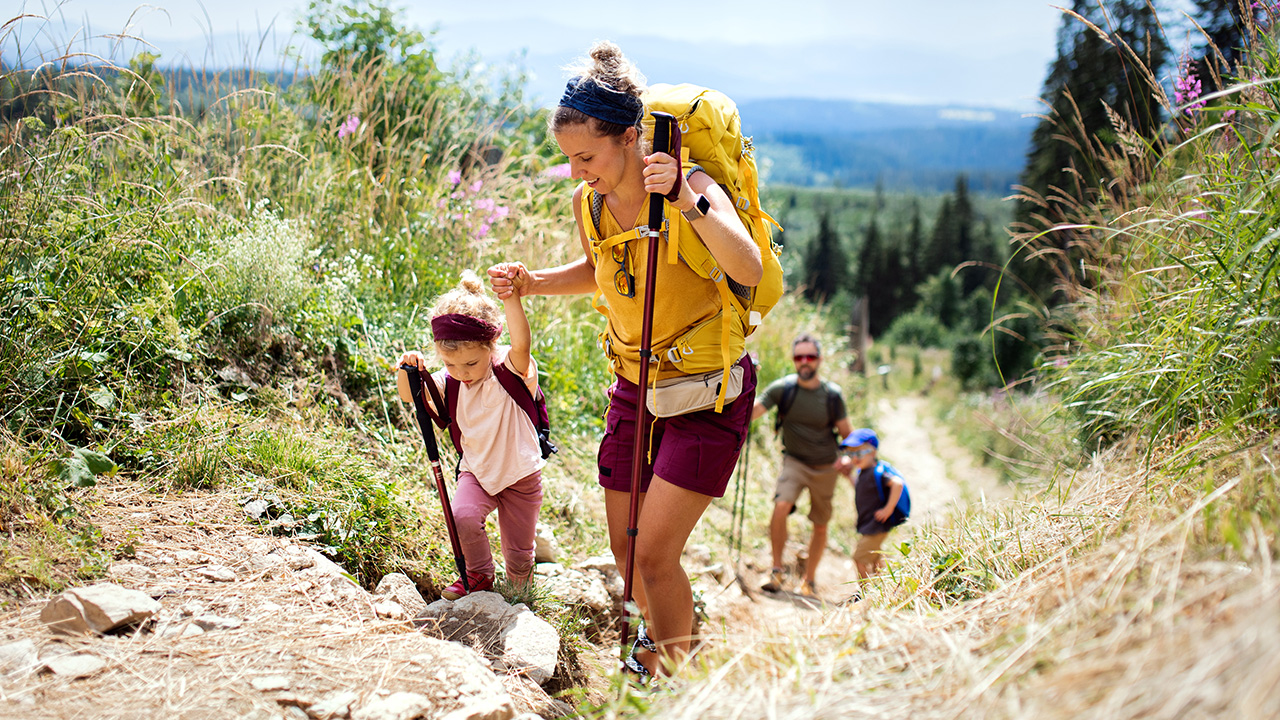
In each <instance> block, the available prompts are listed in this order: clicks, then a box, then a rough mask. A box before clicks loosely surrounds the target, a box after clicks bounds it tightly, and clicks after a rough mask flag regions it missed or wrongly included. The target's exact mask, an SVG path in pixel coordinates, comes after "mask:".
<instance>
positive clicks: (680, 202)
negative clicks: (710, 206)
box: [644, 152, 696, 212]
mask: <svg viewBox="0 0 1280 720" xmlns="http://www.w3.org/2000/svg"><path fill="white" fill-rule="evenodd" d="M680 173H681V167H680V162H679V161H678V160H676V159H675V158H673V157H671V156H670V155H668V154H666V153H662V152H659V153H654V154H652V155H646V156H645V158H644V191H645V192H647V193H658V194H660V195H666V194H667V193H669V192H671V188H673V187H675V184H676V180H677V179H679V177H680ZM694 195H696V193H694V192H693V191H692V190H690V189H689V183H681V185H680V197H679V198H677V199H676V200H675V202H672V203H671V204H672V205H674V206H675V207H676V209H677V210H680V211H682V212H683V211H685V210H688V209H690V208H692V207H693V203H694V197H693V196H694Z"/></svg>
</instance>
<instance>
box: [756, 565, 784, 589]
mask: <svg viewBox="0 0 1280 720" xmlns="http://www.w3.org/2000/svg"><path fill="white" fill-rule="evenodd" d="M760 589H761V590H763V591H765V592H782V568H774V569H773V570H772V571H770V573H769V582H767V583H765V584H763V585H761V586H760Z"/></svg>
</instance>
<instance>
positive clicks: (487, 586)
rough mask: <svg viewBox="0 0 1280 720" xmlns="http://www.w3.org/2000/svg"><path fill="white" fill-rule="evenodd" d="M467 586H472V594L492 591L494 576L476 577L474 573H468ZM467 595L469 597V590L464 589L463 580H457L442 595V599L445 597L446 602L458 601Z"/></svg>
mask: <svg viewBox="0 0 1280 720" xmlns="http://www.w3.org/2000/svg"><path fill="white" fill-rule="evenodd" d="M467 584H469V585H470V586H471V592H481V591H483V590H492V589H493V576H492V575H487V576H486V575H475V574H473V573H467ZM466 595H467V590H466V589H464V588H463V587H462V578H458V579H457V580H455V581H454V583H453V584H452V585H450V586H449V587H447V588H445V589H444V590H443V591H442V592H441V593H440V597H443V598H444V599H445V600H457V599H458V598H461V597H465V596H466Z"/></svg>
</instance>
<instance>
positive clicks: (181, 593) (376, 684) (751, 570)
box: [0, 398, 999, 720]
mask: <svg viewBox="0 0 1280 720" xmlns="http://www.w3.org/2000/svg"><path fill="white" fill-rule="evenodd" d="M881 415H882V418H881V419H882V430H881V432H882V434H883V436H884V439H885V440H884V445H883V448H882V449H883V452H884V454H885V455H887V456H889V457H891V458H893V459H894V461H895V464H896V465H897V466H898V467H899V468H900V469H901V470H902V471H903V472H904V474H906V475H907V477H908V479H909V482H910V484H911V487H912V490H913V498H914V502H915V508H916V510H915V512H914V513H913V516H914V517H915V519H916V520H917V521H920V520H923V519H927V518H929V517H932V516H934V515H935V514H936V513H939V512H941V511H942V510H943V509H944V508H945V507H946V506H947V505H948V504H949V503H951V502H959V501H962V500H963V498H964V497H970V498H972V497H973V496H974V494H975V492H978V491H980V493H979V494H982V493H990V492H996V491H998V490H999V486H998V485H997V484H996V482H995V480H994V479H993V478H990V477H987V476H985V475H983V474H982V473H981V471H980V470H975V469H974V468H973V467H972V465H971V464H965V462H967V461H966V460H965V459H964V458H963V453H961V452H959V451H958V450H957V449H956V448H954V446H952V445H950V443H949V440H947V437H946V434H945V433H941V432H938V431H937V428H931V427H930V426H929V424H928V421H927V420H926V419H923V418H922V412H921V403H920V401H919V400H918V399H913V398H904V399H901V400H898V401H896V402H894V403H892V404H886V405H885V406H884V407H882V408H881ZM946 453H950V454H951V455H952V459H951V460H949V461H948V460H944V459H943V455H944V454H946ZM956 458H960V460H961V461H962V462H959V463H958V462H957V460H956ZM954 473H960V474H963V475H964V477H965V480H964V481H963V482H957V481H956V480H954V479H953V474H954ZM97 493H98V496H99V498H100V500H101V503H100V505H98V506H97V507H96V509H95V511H94V512H95V515H94V517H93V520H94V522H95V524H97V525H98V526H99V527H101V528H102V529H103V531H104V535H105V537H104V541H105V542H108V543H111V544H112V545H113V546H121V545H128V546H131V547H132V548H133V549H134V553H133V557H132V558H130V559H128V560H127V561H122V562H117V563H115V564H113V565H112V566H111V568H110V571H109V576H108V578H107V579H106V580H105V581H104V584H103V585H101V586H100V587H96V588H94V589H93V590H90V591H84V592H80V593H79V594H76V593H72V594H70V595H67V596H64V597H60V598H54V602H52V603H51V601H50V599H48V598H42V599H39V600H36V601H32V602H30V603H28V604H26V605H24V606H22V607H19V608H17V609H12V610H10V611H8V612H6V613H4V614H0V717H5V718H14V719H15V720H18V719H24V718H72V717H75V718H166V719H168V718H215V717H237V718H262V719H263V720H266V719H268V718H272V719H274V718H297V719H298V720H302V719H303V718H321V719H325V718H352V719H353V720H393V719H395V720H408V719H410V718H418V717H423V718H431V719H433V720H434V719H435V718H447V720H467V719H474V720H507V719H509V718H525V719H526V720H530V719H532V718H534V717H547V718H551V717H561V716H565V715H566V714H572V708H571V706H570V705H569V704H567V703H566V702H564V701H562V700H558V699H555V698H553V697H552V696H551V695H552V694H553V693H555V692H556V691H557V690H559V689H563V688H565V687H567V686H571V685H575V684H578V685H581V684H586V685H587V687H586V695H587V696H588V697H590V696H591V694H592V693H597V694H598V693H601V692H607V691H608V687H609V680H608V677H609V676H610V675H612V674H613V673H614V670H613V668H614V666H615V665H616V659H615V658H614V653H615V652H616V646H611V645H607V644H606V645H604V646H599V647H588V648H586V649H585V650H583V651H580V652H579V653H577V656H576V657H575V658H574V659H573V661H572V663H569V664H570V665H572V667H568V666H567V665H566V662H565V660H566V657H565V656H564V654H563V653H562V652H560V651H559V645H560V643H559V638H558V636H557V635H556V634H555V631H554V629H552V628H551V626H550V625H548V624H547V623H546V622H544V621H542V620H541V619H539V618H538V617H537V616H535V615H534V614H533V613H531V612H529V611H528V610H527V609H526V608H524V607H523V606H515V607H512V606H511V605H509V604H507V603H506V601H505V600H504V599H503V598H502V597H501V596H500V595H497V594H494V593H477V594H474V595H472V596H469V597H468V598H465V599H464V600H462V601H458V602H456V603H450V602H448V601H437V602H435V603H433V604H431V605H430V606H428V605H427V602H426V601H425V600H424V599H423V597H422V595H421V594H420V592H419V588H417V587H416V586H415V585H414V583H413V581H411V580H410V579H408V578H407V577H405V576H403V575H398V574H397V575H389V576H387V577H386V578H384V579H383V581H382V583H380V584H379V586H378V587H377V589H376V590H375V591H374V592H372V593H370V592H368V591H366V590H364V589H362V588H361V587H359V586H358V585H356V584H355V583H354V582H352V581H351V579H350V578H349V577H348V576H347V575H346V574H345V573H344V572H343V570H342V569H341V568H339V567H338V566H336V565H334V564H333V563H332V562H330V561H329V560H327V559H326V558H325V557H324V556H323V555H321V554H320V553H319V552H317V551H316V550H314V549H312V548H309V547H307V546H306V545H305V544H304V543H302V542H299V541H296V540H291V539H287V538H279V537H271V536H266V535H263V534H262V532H261V531H260V530H259V529H257V528H256V527H255V526H253V525H252V524H250V523H249V522H247V518H246V511H245V509H244V508H243V507H241V505H240V500H239V499H238V498H237V497H236V496H235V495H234V494H232V493H182V494H173V495H168V496H164V495H157V494H154V493H152V492H149V491H146V490H143V489H140V488H138V487H137V486H136V484H132V483H128V482H117V483H104V484H102V485H100V486H99V487H98V488H97ZM845 497H846V498H847V497H848V495H846V496H845ZM748 531H749V532H751V531H752V530H748ZM804 540H805V537H800V538H793V542H792V547H791V548H790V549H789V552H788V558H789V561H790V559H791V558H794V557H795V556H796V554H797V552H799V551H800V550H801V549H802V548H803V545H802V541H804ZM685 564H686V567H687V568H689V569H690V572H691V576H692V577H693V579H694V583H695V587H696V588H697V589H698V591H699V596H700V598H701V600H702V602H703V604H704V607H705V611H706V617H707V623H706V624H705V625H704V632H705V633H706V637H707V639H708V641H710V642H718V641H720V640H719V638H721V637H726V638H729V637H736V638H742V637H751V636H752V632H753V630H755V629H760V630H763V629H765V628H769V629H771V630H775V631H776V629H777V628H787V627H793V628H800V627H801V626H804V625H809V624H814V623H821V622H822V621H823V618H824V616H825V615H826V612H825V611H827V610H829V609H831V608H834V607H838V606H841V605H843V604H846V603H847V601H848V599H849V597H850V596H851V595H852V594H853V589H854V585H853V581H854V579H855V577H856V573H855V571H854V568H853V563H852V560H851V559H850V558H848V557H847V556H845V555H842V554H840V553H839V552H837V551H835V550H831V551H829V552H828V553H827V555H826V557H825V558H824V561H823V563H822V565H821V567H820V570H819V576H818V578H819V597H818V598H807V597H803V596H800V595H798V594H795V593H791V592H781V593H764V592H761V591H760V590H759V587H760V584H761V583H762V582H763V581H764V579H765V573H766V572H767V569H768V567H769V564H770V562H769V558H768V557H767V548H766V549H764V550H763V551H756V552H754V553H752V554H750V555H749V556H748V557H746V558H744V559H743V560H742V561H741V562H739V563H738V566H737V567H736V568H734V567H728V566H727V565H726V564H724V563H713V562H711V557H710V552H709V550H708V549H706V548H699V547H697V546H693V547H691V548H690V549H689V551H688V552H687V553H686V561H685ZM794 570H795V571H796V574H795V576H794V577H796V578H798V571H799V568H794ZM538 575H539V583H540V585H541V586H542V588H543V589H544V590H545V591H546V592H547V593H549V594H550V595H553V596H555V597H557V598H559V599H562V600H566V601H568V602H571V603H573V604H575V605H577V606H579V607H580V608H581V609H582V612H583V614H584V616H585V618H586V620H587V621H588V622H592V623H595V624H596V626H597V627H600V628H603V629H605V633H604V634H605V635H606V636H607V634H608V630H609V628H610V627H611V625H612V618H613V617H615V613H616V612H617V611H618V609H619V607H620V604H619V599H620V596H621V590H622V587H621V585H622V583H621V579H620V577H619V576H618V573H617V571H616V569H615V568H614V567H613V564H612V562H610V560H609V559H608V558H596V559H591V560H587V561H585V562H579V563H576V564H575V565H574V566H573V567H568V566H565V565H559V564H554V563H542V564H540V565H539V566H538ZM111 588H116V589H118V590H119V591H120V592H122V593H123V594H122V595H120V596H119V597H115V598H107V597H106V596H104V595H103V593H105V592H106V591H107V590H110V589H111ZM429 594H430V593H429ZM110 616H114V617H115V618H116V620H120V621H121V622H122V623H123V625H122V627H120V628H116V629H112V630H108V629H107V626H108V625H109V624H110V623H111V622H113V621H112V620H111V617H110ZM81 622H86V623H89V624H90V625H93V624H95V623H97V624H99V627H97V630H99V631H106V632H105V634H104V633H103V632H87V633H84V634H81V633H77V632H70V633H68V632H60V631H59V630H58V628H60V627H65V628H66V630H69V631H74V630H75V629H76V624H77V623H81Z"/></svg>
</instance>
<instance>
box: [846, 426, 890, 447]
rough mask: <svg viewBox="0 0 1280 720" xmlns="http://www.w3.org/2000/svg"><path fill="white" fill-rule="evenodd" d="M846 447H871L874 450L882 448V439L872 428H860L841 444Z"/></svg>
mask: <svg viewBox="0 0 1280 720" xmlns="http://www.w3.org/2000/svg"><path fill="white" fill-rule="evenodd" d="M840 444H841V445H843V446H844V447H858V446H859V445H863V444H866V445H870V446H871V447H873V448H878V447H880V438H878V437H876V431H875V430H872V429H871V428H858V429H857V430H854V431H853V432H851V433H849V437H847V438H845V439H844V442H842V443H840Z"/></svg>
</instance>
